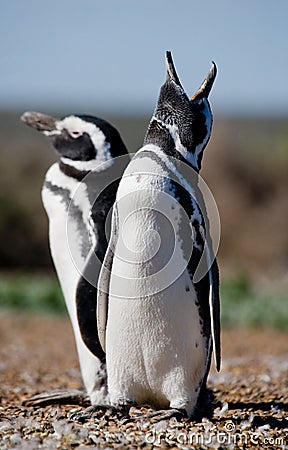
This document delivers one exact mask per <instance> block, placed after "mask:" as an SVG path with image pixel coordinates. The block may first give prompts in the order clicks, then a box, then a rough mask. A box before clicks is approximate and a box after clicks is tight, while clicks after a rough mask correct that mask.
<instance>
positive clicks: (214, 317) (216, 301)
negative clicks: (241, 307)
mask: <svg viewBox="0 0 288 450" xmlns="http://www.w3.org/2000/svg"><path fill="white" fill-rule="evenodd" d="M209 304H210V314H211V331H212V340H213V351H214V358H215V365H216V369H217V371H218V372H219V370H220V366H221V341H220V334H221V325H220V296H219V269H218V264H217V260H216V258H215V259H214V261H213V263H212V266H211V267H210V292H209Z"/></svg>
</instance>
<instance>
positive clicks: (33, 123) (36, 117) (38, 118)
mask: <svg viewBox="0 0 288 450" xmlns="http://www.w3.org/2000/svg"><path fill="white" fill-rule="evenodd" d="M20 119H21V120H22V122H24V123H26V125H29V126H30V127H32V128H35V129H36V130H38V131H42V132H45V131H46V132H47V131H48V132H50V131H53V130H55V129H56V122H58V119H56V118H55V117H52V116H48V115H46V114H42V113H38V112H30V111H27V112H25V113H24V114H22V116H21V117H20Z"/></svg>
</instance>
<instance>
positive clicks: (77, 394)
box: [22, 389, 90, 406]
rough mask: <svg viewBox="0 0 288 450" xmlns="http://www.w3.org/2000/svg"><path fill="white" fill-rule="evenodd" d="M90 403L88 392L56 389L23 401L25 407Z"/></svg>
mask: <svg viewBox="0 0 288 450" xmlns="http://www.w3.org/2000/svg"><path fill="white" fill-rule="evenodd" d="M89 403H90V401H89V397H88V396H87V394H86V392H84V391H79V390H78V389H56V390H55V391H49V392H42V393H41V394H37V395H33V397H30V398H28V399H26V400H23V402H22V405H23V406H47V405H55V404H58V405H59V404H61V405H81V406H82V405H83V406H85V405H88V404H89Z"/></svg>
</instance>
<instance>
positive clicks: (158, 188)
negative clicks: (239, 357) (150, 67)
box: [97, 52, 220, 417]
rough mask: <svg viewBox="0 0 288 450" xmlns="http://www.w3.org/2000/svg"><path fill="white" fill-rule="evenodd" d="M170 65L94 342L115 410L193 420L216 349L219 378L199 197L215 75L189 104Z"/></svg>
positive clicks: (106, 269) (213, 271) (128, 181)
mask: <svg viewBox="0 0 288 450" xmlns="http://www.w3.org/2000/svg"><path fill="white" fill-rule="evenodd" d="M166 64H167V78H166V81H165V83H164V85H163V86H162V88H161V91H160V95H159V99H158V103H157V106H156V109H155V112H154V115H153V117H152V119H151V121H150V124H149V127H148V131H147V134H146V137H145V140H144V146H143V147H142V148H141V149H140V150H139V151H138V152H137V153H136V154H135V156H134V157H133V159H132V161H131V162H130V163H129V165H128V167H127V169H126V170H125V172H124V175H123V177H122V179H121V181H120V184H119V187H118V191H117V196H116V202H115V205H114V207H113V216H112V228H111V236H110V241H109V245H108V249H107V252H106V256H105V259H104V262H103V265H102V269H101V273H100V276H99V280H98V299H97V320H98V334H99V340H100V343H101V345H102V347H103V350H105V352H106V363H107V377H108V398H109V402H110V404H111V405H112V406H114V407H123V406H125V405H130V404H138V405H145V404H150V405H152V406H154V407H156V408H158V409H159V408H163V409H167V408H168V409H170V412H172V413H174V412H175V413H176V412H178V411H183V412H185V414H187V415H188V416H189V417H192V416H193V415H194V414H196V412H197V410H198V408H200V406H201V405H200V404H201V402H202V401H204V398H206V396H205V390H206V379H207V375H208V372H209V369H210V361H211V353H212V348H214V353H215V360H216V367H217V370H219V369H220V322H219V281H218V268H217V263H216V259H215V257H214V255H213V252H212V245H211V238H210V235H209V222H208V218H207V217H206V209H205V203H204V200H203V196H202V194H201V192H200V190H199V187H198V178H199V171H200V168H201V161H202V155H203V150H204V148H205V146H206V144H207V142H208V140H209V138H210V135H211V129H212V112H211V109H210V105H209V102H208V95H209V93H210V90H211V88H212V85H213V82H214V79H215V76H216V66H215V64H214V63H213V66H212V68H211V70H210V71H209V73H208V75H207V77H206V78H205V80H204V82H203V83H202V85H201V87H200V89H199V90H198V91H197V92H196V94H195V95H194V96H193V97H192V98H191V99H189V98H188V97H187V95H186V93H185V92H184V90H183V87H182V86H181V84H180V81H179V78H178V76H177V73H176V70H175V67H174V65H173V61H172V57H171V54H170V52H167V55H166ZM196 273H197V276H196Z"/></svg>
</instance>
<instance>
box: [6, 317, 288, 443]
mask: <svg viewBox="0 0 288 450" xmlns="http://www.w3.org/2000/svg"><path fill="white" fill-rule="evenodd" d="M0 320H1V326H0V342H1V348H0V354H1V359H0V450H2V449H3V450H4V449H10V448H15V449H29V450H30V449H31V450H32V449H37V448H41V449H54V448H55V449H56V448H59V449H77V450H84V449H96V448H134V449H136V448H144V447H147V448H153V447H154V448H160V447H161V448H173V449H178V448H179V449H186V448H203V449H206V448H219V449H226V448H227V449H233V448H262V449H272V448H275V449H284V448H287V449H288V433H287V431H288V421H287V418H288V413H287V392H288V389H287V372H288V358H287V356H288V353H287V352H288V349H287V341H288V340H287V333H286V334H285V333H280V332H276V331H272V330H262V331H261V330H253V331H252V330H239V329H235V330H224V332H223V338H222V340H223V364H222V370H221V372H220V373H219V374H217V373H215V372H214V371H212V372H211V375H210V378H209V387H210V388H211V390H212V392H213V394H214V396H215V403H214V414H213V417H211V418H210V419H206V418H204V419H202V421H200V422H195V421H189V420H186V419H178V420H177V419H176V418H172V419H169V420H168V419H167V420H161V421H160V422H159V421H158V422H153V420H152V419H144V418H141V417H138V415H140V414H141V415H143V414H146V413H147V412H149V410H148V409H147V408H139V409H138V408H137V409H136V408H132V410H131V411H130V418H123V417H120V416H117V415H115V414H113V413H112V411H106V412H104V411H98V413H97V414H96V415H95V416H94V417H93V418H92V419H89V420H86V421H84V422H83V423H81V422H79V421H78V422H77V421H75V420H74V421H73V420H72V419H71V415H72V414H73V413H76V412H78V411H81V410H83V409H84V407H85V406H79V405H52V406H46V407H31V406H30V407H29V406H23V404H22V402H23V401H24V400H26V399H27V398H29V397H30V396H32V395H35V394H37V393H41V392H44V391H47V390H49V389H66V388H69V389H81V388H82V385H81V378H80V374H79V370H78V365H77V357H76V352H75V348H74V343H73V337H72V332H71V328H70V324H69V322H68V319H66V318H63V317H62V318H61V317H58V316H56V317H52V316H34V317H33V316H28V315H22V314H21V315H20V314H19V312H16V311H15V313H13V314H12V313H3V312H2V313H1V314H0Z"/></svg>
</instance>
